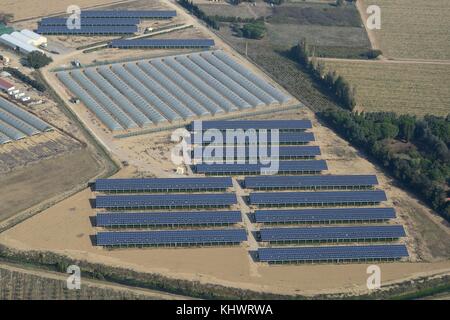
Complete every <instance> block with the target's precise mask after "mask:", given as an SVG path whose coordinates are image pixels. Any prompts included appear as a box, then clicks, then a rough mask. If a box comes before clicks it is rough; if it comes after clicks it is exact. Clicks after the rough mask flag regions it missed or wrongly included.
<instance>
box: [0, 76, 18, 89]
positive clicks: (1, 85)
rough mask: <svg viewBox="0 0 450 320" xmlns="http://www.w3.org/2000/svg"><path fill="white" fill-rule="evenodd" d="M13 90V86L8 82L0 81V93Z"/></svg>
mask: <svg viewBox="0 0 450 320" xmlns="http://www.w3.org/2000/svg"><path fill="white" fill-rule="evenodd" d="M14 89H15V87H14V85H12V84H11V83H9V82H8V81H5V80H3V79H0V90H1V91H4V92H8V91H11V90H14Z"/></svg>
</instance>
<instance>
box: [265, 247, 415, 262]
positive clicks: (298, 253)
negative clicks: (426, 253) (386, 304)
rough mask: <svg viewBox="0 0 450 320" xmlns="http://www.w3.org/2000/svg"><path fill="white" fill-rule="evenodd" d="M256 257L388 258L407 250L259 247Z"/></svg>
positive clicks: (398, 256)
mask: <svg viewBox="0 0 450 320" xmlns="http://www.w3.org/2000/svg"><path fill="white" fill-rule="evenodd" d="M258 257H259V260H260V261H263V262H269V263H282V262H320V261H322V262H326V261H364V260H389V259H401V258H406V257H408V250H407V249H406V246H404V245H376V246H329V247H297V248H259V249H258Z"/></svg>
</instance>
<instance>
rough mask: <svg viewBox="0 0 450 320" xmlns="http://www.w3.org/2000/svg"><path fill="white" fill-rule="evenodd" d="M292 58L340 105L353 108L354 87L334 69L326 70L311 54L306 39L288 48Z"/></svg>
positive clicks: (354, 103) (354, 102)
mask: <svg viewBox="0 0 450 320" xmlns="http://www.w3.org/2000/svg"><path fill="white" fill-rule="evenodd" d="M290 56H291V58H292V59H293V60H295V61H296V62H298V63H299V64H300V65H301V66H303V67H304V68H305V69H306V70H307V71H308V72H309V73H310V74H311V76H312V77H313V78H314V80H315V81H316V82H318V83H319V84H320V85H321V87H322V88H323V89H325V90H326V91H327V92H328V93H329V94H330V95H332V96H333V97H334V98H335V99H336V100H337V101H338V102H339V103H340V104H341V105H342V106H344V107H345V108H346V109H348V110H353V109H354V108H355V106H356V99H355V88H354V87H353V86H352V85H351V84H350V83H349V82H348V81H347V80H346V79H344V78H343V77H342V76H340V75H338V74H337V73H336V72H335V71H332V70H329V71H328V72H327V71H326V68H325V66H324V65H323V63H322V62H321V61H318V60H317V59H316V58H314V57H312V58H310V56H312V52H311V49H310V47H309V46H308V44H307V43H306V40H305V39H303V40H301V41H300V42H299V43H298V44H297V45H295V46H293V47H292V48H291V50H290Z"/></svg>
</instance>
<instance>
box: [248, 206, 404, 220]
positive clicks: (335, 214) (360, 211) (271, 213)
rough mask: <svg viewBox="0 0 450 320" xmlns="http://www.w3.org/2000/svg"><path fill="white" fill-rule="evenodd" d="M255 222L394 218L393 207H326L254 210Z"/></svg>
mask: <svg viewBox="0 0 450 320" xmlns="http://www.w3.org/2000/svg"><path fill="white" fill-rule="evenodd" d="M253 216H254V221H255V222H256V223H267V224H291V223H321V224H329V223H355V222H382V221H386V220H390V219H395V217H396V214H395V210H394V208H327V209H301V210H256V211H255V213H254V215H253Z"/></svg>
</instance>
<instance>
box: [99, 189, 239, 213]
mask: <svg viewBox="0 0 450 320" xmlns="http://www.w3.org/2000/svg"><path fill="white" fill-rule="evenodd" d="M236 203H237V199H236V195H235V194H232V193H216V194H161V195H159V194H158V195H154V194H153V195H114V196H112V195H104V196H103V195H99V196H97V198H96V200H95V206H96V208H104V209H111V210H114V209H117V210H120V209H161V208H163V209H176V208H221V207H229V206H232V205H234V204H236Z"/></svg>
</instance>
